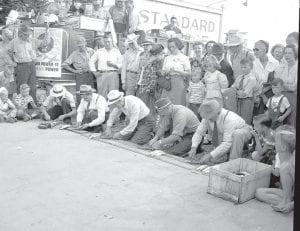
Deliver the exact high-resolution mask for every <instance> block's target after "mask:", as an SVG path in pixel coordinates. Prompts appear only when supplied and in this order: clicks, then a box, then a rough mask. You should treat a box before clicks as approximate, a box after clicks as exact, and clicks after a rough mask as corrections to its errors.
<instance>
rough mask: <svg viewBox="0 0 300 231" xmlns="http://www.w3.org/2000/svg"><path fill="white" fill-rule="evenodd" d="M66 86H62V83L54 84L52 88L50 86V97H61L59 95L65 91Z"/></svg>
mask: <svg viewBox="0 0 300 231" xmlns="http://www.w3.org/2000/svg"><path fill="white" fill-rule="evenodd" d="M66 91H67V90H66V88H65V87H64V86H62V85H59V84H56V85H54V86H53V87H52V88H51V90H50V95H51V96H52V97H55V98H57V97H61V96H63V95H64V94H65V93H66Z"/></svg>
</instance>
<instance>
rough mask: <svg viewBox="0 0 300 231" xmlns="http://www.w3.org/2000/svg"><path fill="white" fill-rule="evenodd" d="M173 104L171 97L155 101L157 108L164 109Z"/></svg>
mask: <svg viewBox="0 0 300 231" xmlns="http://www.w3.org/2000/svg"><path fill="white" fill-rule="evenodd" d="M171 104H172V102H171V101H170V99H168V98H161V99H159V100H157V101H156V102H155V103H154V105H155V108H156V109H157V110H162V109H164V108H166V107H168V106H169V105H171Z"/></svg>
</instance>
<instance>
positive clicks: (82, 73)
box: [62, 37, 94, 104]
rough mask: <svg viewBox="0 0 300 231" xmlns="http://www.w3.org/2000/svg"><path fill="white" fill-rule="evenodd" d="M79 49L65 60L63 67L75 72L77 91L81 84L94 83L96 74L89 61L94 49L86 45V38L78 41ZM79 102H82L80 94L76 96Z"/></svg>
mask: <svg viewBox="0 0 300 231" xmlns="http://www.w3.org/2000/svg"><path fill="white" fill-rule="evenodd" d="M76 44H77V49H76V50H75V51H73V52H72V54H71V55H70V56H69V57H68V58H67V59H66V60H65V61H64V62H63V64H62V67H63V68H65V69H66V70H68V71H70V72H73V73H74V74H75V80H76V91H79V87H80V85H91V86H93V85H94V76H93V74H92V73H91V72H90V71H89V61H90V58H91V57H92V55H93V54H94V50H93V49H92V48H90V47H87V46H86V39H85V38H84V37H80V38H78V39H77V41H76ZM76 99H77V104H79V103H80V95H77V96H76Z"/></svg>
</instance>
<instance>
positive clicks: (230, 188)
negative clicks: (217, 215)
mask: <svg viewBox="0 0 300 231" xmlns="http://www.w3.org/2000/svg"><path fill="white" fill-rule="evenodd" d="M241 172H247V173H249V174H246V175H245V176H241V175H237V173H241ZM270 177H271V166H270V165H266V164H263V163H259V162H256V161H253V160H249V159H245V158H239V159H235V160H231V161H228V162H225V163H222V164H219V165H216V166H213V167H211V168H210V172H209V181H208V188H207V192H208V193H210V194H212V195H214V196H217V197H220V198H223V199H226V200H230V201H233V202H235V203H244V202H246V201H248V200H251V199H253V198H254V195H255V190H256V189H257V188H262V187H264V188H267V187H269V184H270Z"/></svg>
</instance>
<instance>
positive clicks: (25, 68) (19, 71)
mask: <svg viewBox="0 0 300 231" xmlns="http://www.w3.org/2000/svg"><path fill="white" fill-rule="evenodd" d="M15 78H16V84H17V92H18V93H20V86H21V85H22V84H23V83H26V84H28V85H29V87H30V95H31V96H32V98H33V99H34V101H36V71H35V63H34V62H29V63H18V64H17V66H16V67H15Z"/></svg>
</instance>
